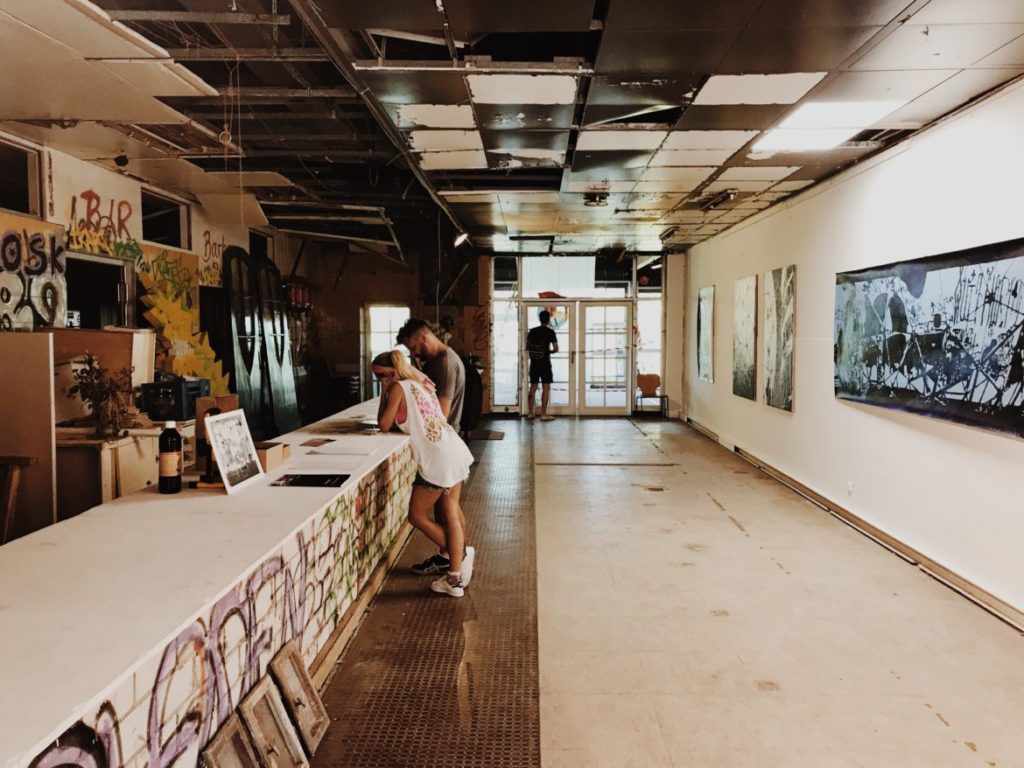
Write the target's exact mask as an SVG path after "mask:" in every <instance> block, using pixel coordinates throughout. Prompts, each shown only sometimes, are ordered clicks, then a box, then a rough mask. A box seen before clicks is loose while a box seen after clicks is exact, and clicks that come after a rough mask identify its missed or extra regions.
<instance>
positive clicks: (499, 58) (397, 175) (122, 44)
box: [0, 0, 1024, 254]
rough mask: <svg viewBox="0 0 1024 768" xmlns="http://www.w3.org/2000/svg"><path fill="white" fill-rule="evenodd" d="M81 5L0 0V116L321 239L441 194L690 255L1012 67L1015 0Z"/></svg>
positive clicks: (459, 214) (499, 236) (473, 209)
mask: <svg viewBox="0 0 1024 768" xmlns="http://www.w3.org/2000/svg"><path fill="white" fill-rule="evenodd" d="M95 1H96V2H97V4H98V5H97V6H94V5H91V4H90V3H89V2H87V1H86V0H78V1H76V2H75V3H73V4H56V5H54V4H43V3H39V2H38V0H8V2H5V3H4V8H3V11H2V12H0V43H3V44H2V45H0V51H2V53H0V65H2V66H0V81H2V82H3V83H4V84H5V85H7V86H8V90H9V91H10V92H11V93H12V94H15V97H14V98H11V99H6V100H5V101H4V103H3V104H2V105H0V121H4V122H3V125H4V127H5V128H6V129H8V130H12V131H14V132H15V133H19V134H20V135H23V136H25V137H27V138H32V139H34V140H42V141H48V142H51V141H52V142H53V143H54V145H60V146H64V145H66V144H68V143H71V144H74V142H75V141H78V142H80V143H81V146H82V150H81V151H86V150H88V151H89V152H92V153H93V157H95V158H99V160H100V161H101V162H104V163H107V164H112V161H113V157H114V155H115V154H119V153H122V152H123V153H125V154H126V155H127V156H128V157H129V159H130V162H131V164H132V165H131V166H130V168H129V171H130V172H132V173H134V174H136V175H138V176H140V177H142V178H145V177H146V174H150V177H151V178H153V179H154V180H155V179H157V178H162V179H165V180H167V181H168V183H169V184H172V185H173V184H176V185H178V186H177V187H176V188H178V189H180V191H183V192H192V193H196V194H198V193H199V192H202V193H203V194H210V193H211V192H213V191H214V190H217V191H218V192H224V191H225V190H228V189H231V188H232V186H231V185H232V184H234V185H237V184H238V181H237V179H238V176H237V174H238V173H239V172H242V173H243V174H244V175H243V177H242V178H243V179H245V180H246V181H245V182H244V184H243V187H244V188H245V189H246V190H247V191H249V192H251V193H253V194H256V195H258V196H259V198H260V199H261V200H262V201H264V203H265V205H264V207H265V209H266V210H267V211H268V215H269V218H270V221H271V223H273V222H274V220H275V216H276V217H277V220H278V221H285V220H287V221H289V222H290V223H292V224H293V227H294V228H301V229H302V230H304V231H313V232H314V233H315V232H322V233H323V235H324V236H325V237H327V236H331V237H341V238H353V239H354V240H355V239H358V238H361V237H365V238H368V239H374V238H381V239H382V240H387V239H388V238H389V237H390V236H389V235H387V233H386V232H385V236H383V237H382V235H381V229H380V228H381V227H384V226H385V225H384V223H383V222H384V221H385V220H387V221H390V220H391V219H388V218H387V217H388V216H390V217H392V218H395V217H398V218H404V219H405V220H407V221H409V222H410V223H415V222H422V221H423V220H424V219H427V218H429V217H428V216H427V214H432V213H433V211H434V206H435V203H434V202H433V201H437V204H438V205H441V206H442V207H444V208H446V209H447V210H448V211H449V212H450V213H451V215H452V216H453V217H454V219H455V220H456V221H457V222H458V226H460V227H462V228H464V229H465V231H466V232H467V233H468V234H469V235H470V236H471V238H472V241H473V243H474V245H476V246H477V247H478V248H481V249H485V250H492V251H495V252H501V251H504V250H507V251H509V252H518V253H530V254H546V253H549V252H552V250H554V252H556V253H557V252H567V253H580V252H592V251H593V250H599V249H613V250H616V251H619V252H621V251H623V250H631V251H641V250H646V249H654V250H668V251H671V250H676V249H683V248H686V247H688V246H689V245H690V244H692V243H694V242H699V241H700V240H701V239H703V238H705V237H708V236H711V235H713V234H715V233H717V232H719V231H721V230H722V229H723V228H725V227H727V226H731V225H732V224H733V223H736V222H738V221H742V220H743V219H744V218H746V217H747V216H750V215H753V214H754V213H756V212H757V211H759V210H763V209H764V208H766V207H768V206H770V205H772V204H774V203H775V202H777V201H779V200H782V199H784V198H786V197H787V196H788V195H791V194H794V193H798V192H800V191H801V190H804V189H808V188H811V187H813V185H814V184H815V183H817V182H819V181H821V180H823V179H825V178H827V177H829V176H831V175H833V174H835V173H836V172H837V171H839V170H841V169H842V168H844V167H846V166H848V165H850V164H851V163H855V162H857V161H858V160H860V159H862V158H864V157H866V156H868V155H870V154H872V153H874V152H877V151H879V150H880V149H883V148H884V147H885V146H888V145H889V144H891V143H892V142H893V141H898V140H900V139H902V138H904V137H905V136H907V135H910V134H911V133H912V132H913V131H915V130H918V129H920V128H921V127H923V126H926V125H928V124H929V123H931V122H933V121H935V120H937V119H938V118H940V117H941V116H943V115H944V114H947V113H948V112H950V111H951V110H954V109H956V108H958V107H960V106H962V105H963V104H965V103H967V102H969V101H971V100H973V99H975V98H977V97H978V96H980V95H981V94H983V93H985V92H987V91H989V90H991V89H993V88H995V87H998V86H999V85H1001V84H1003V83H1006V82H1008V81H1010V80H1012V79H1015V78H1017V77H1020V76H1021V75H1022V74H1024V3H1021V2H1018V1H1016V0H972V2H970V3H965V2H962V0H930V2H929V1H928V0H915V1H914V2H911V0H860V1H859V2H849V1H848V0H718V1H717V2H714V3H709V2H706V1H705V0H629V2H625V0H607V1H606V2H601V3H596V4H595V3H594V2H593V0H561V2H559V3H550V2H547V1H546V0H522V1H521V2H519V3H515V4H510V3H508V2H507V1H506V0H502V2H499V1H498V0H417V1H416V2H404V1H403V0H380V2H376V3H367V2H365V0H333V1H332V2H330V3H320V2H314V0H276V1H275V0H237V4H236V5H235V4H233V5H232V8H235V7H236V6H237V10H238V11H239V12H243V13H248V14H268V13H277V14H280V15H281V16H282V17H287V23H282V24H280V25H277V26H275V27H274V28H273V29H272V30H271V29H267V28H264V27H259V26H258V25H251V24H242V23H239V24H235V23H231V24H223V23H211V21H210V18H211V17H210V16H209V13H210V10H211V5H210V1H209V0H161V1H160V3H159V4H158V5H159V8H160V13H163V14H164V15H166V13H168V12H170V13H174V14H178V15H180V16H181V18H182V19H185V20H183V21H178V22H174V23H168V22H166V21H155V20H147V14H146V11H145V9H146V8H147V7H149V8H152V4H147V3H144V2H142V0H95ZM44 5H46V8H47V10H46V11H44V10H43V6H44ZM51 6H53V7H51ZM54 8H56V9H57V10H54ZM595 9H596V11H597V12H598V13H599V14H601V15H599V16H598V17H597V18H592V16H593V14H594V13H595ZM140 10H141V11H142V13H141V14H139V13H134V12H135V11H140ZM216 10H218V11H219V12H220V13H221V14H223V13H229V12H230V11H225V10H224V9H223V8H221V7H220V6H219V5H218V7H217V9H216ZM124 11H133V13H132V14H131V18H132V20H131V21H125V22H123V23H122V22H115V21H111V19H110V17H109V16H108V15H107V13H106V12H110V13H115V14H116V13H117V12H124ZM190 17H192V18H193V19H194V20H189V19H190ZM126 18H127V17H126ZM152 18H153V17H152V14H151V13H150V19H152ZM204 19H205V20H204ZM444 19H447V20H448V22H449V26H448V28H447V29H446V27H445V25H444V23H443V20H444ZM30 45H31V47H32V48H33V53H32V54H29V53H28V52H27V46H30ZM42 50H45V51H46V52H47V54H46V55H45V56H43V55H40V54H39V51H42ZM169 54H170V55H169ZM129 59H130V60H131V61H130V63H129V61H128V60H129ZM139 59H152V60H153V61H149V62H148V63H140V62H139V61H138V60H139ZM54 61H62V62H65V63H67V64H68V66H66V67H65V69H66V70H68V71H74V72H75V75H74V77H73V78H69V79H67V80H66V81H62V82H52V80H51V81H50V82H47V79H46V78H47V75H46V72H47V71H50V70H48V69H47V67H46V64H47V63H49V64H51V65H52V63H53V62H54ZM14 62H17V71H18V73H19V75H18V83H17V85H18V86H20V87H14V86H15V85H16V84H15V83H14V82H13V81H12V79H11V76H10V75H9V74H6V75H5V74H2V73H10V72H12V71H15V66H13V63H14ZM72 63H73V64H74V66H71V64H72ZM8 64H11V66H8ZM32 84H36V85H35V86H34V85H32ZM26 85H28V86H29V87H25V86H26ZM54 88H55V89H56V91H54V90H53V89H54ZM97 92H102V93H104V99H102V100H96V99H95V98H93V97H92V96H91V95H90V94H92V93H97ZM815 104H819V105H821V104H823V106H818V107H814V106H812V107H811V108H809V109H808V108H807V106H808V105H815ZM872 105H873V106H872ZM872 108H873V109H874V111H872ZM226 112H229V113H230V117H229V121H230V124H229V128H230V130H231V134H232V142H233V143H232V145H231V147H230V152H229V155H230V162H231V166H230V168H228V169H225V167H224V157H223V154H224V153H223V148H222V147H220V146H219V144H218V142H217V140H216V137H217V134H218V133H220V132H221V130H223V125H224V116H225V113H226ZM100 121H102V123H101V122H100ZM837 123H843V124H842V125H839V124H837ZM787 132H788V133H787ZM801 132H802V133H801ZM829 132H831V133H829ZM239 135H241V140H238V137H239ZM139 136H145V137H147V138H146V141H149V142H150V146H146V145H145V144H143V143H141V142H140V141H139ZM836 141H839V142H840V143H839V144H838V145H837V146H833V144H834V143H835V142H836ZM154 153H156V154H157V155H158V156H160V157H162V158H166V161H164V160H161V161H158V162H145V161H146V160H152V157H153V154H154ZM108 155H109V156H108ZM175 164H186V166H187V167H183V166H180V165H175ZM225 170H230V171H231V172H232V174H234V175H235V180H234V181H230V180H227V176H228V175H231V174H223V173H221V174H215V173H213V172H215V171H222V172H223V171H225ZM204 172H206V173H204ZM220 177H223V178H220ZM421 185H422V186H421ZM431 198H433V201H432V200H431ZM338 206H342V207H344V206H349V207H358V206H363V207H369V208H370V209H371V214H370V215H358V216H350V217H346V215H343V214H339V213H338V210H340V209H339V208H338ZM385 208H386V209H387V214H386V215H385V214H381V213H379V212H380V211H383V210H384V209H385ZM295 216H299V217H302V216H306V217H308V219H307V220H306V221H304V222H300V223H299V224H295V223H294V222H295V219H294V217H295ZM286 217H292V218H286ZM328 220H329V221H328ZM375 228H376V229H375ZM662 235H664V237H661V236H662Z"/></svg>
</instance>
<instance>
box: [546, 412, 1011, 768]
mask: <svg viewBox="0 0 1024 768" xmlns="http://www.w3.org/2000/svg"><path fill="white" fill-rule="evenodd" d="M529 429H530V430H532V433H533V436H534V456H535V494H536V496H535V499H536V525H537V563H538V622H539V629H538V632H539V651H540V654H539V659H540V716H541V721H540V722H541V757H542V761H543V765H544V766H545V768H562V767H563V766H571V767H572V768H581V767H583V766H586V767H587V768H590V767H594V768H599V767H600V766H615V768H624V767H625V766H644V767H645V768H652V767H653V768H660V767H661V766H728V768H739V767H740V766H758V767H759V768H765V767H767V766H785V767H786V768H790V767H793V766H901V767H905V766H929V767H934V766H1024V729H1022V728H1021V727H1020V723H1021V721H1022V719H1024V640H1022V638H1021V637H1020V634H1019V633H1018V632H1017V631H1015V630H1014V629H1013V628H1011V627H1009V626H1007V625H1006V624H1004V623H1002V622H1000V621H999V620H997V619H996V618H994V617H992V616H990V615H989V614H987V613H985V612H984V611H983V610H981V609H980V608H978V607H976V606H975V605H973V604H972V603H970V602H969V601H967V600H966V599H964V598H963V597H961V596H959V595H957V594H955V593H954V592H952V591H951V590H949V589H948V588H946V587H944V586H942V585H941V584H939V583H938V582H936V581H934V580H933V579H931V578H929V577H928V576H926V575H925V574H923V573H922V572H921V571H919V570H917V569H916V568H915V567H913V566H911V565H910V564H908V563H906V562H904V561H902V560H901V559H899V558H897V557H896V556H894V555H892V554H891V553H889V552H888V551H886V550H885V549H883V548H882V547H880V546H878V545H876V544H875V543H873V542H871V541H870V540H868V539H867V538H865V537H863V536H861V535H860V534H858V533H857V532H855V531H853V530H852V529H850V528H848V527H847V526H845V525H843V524H842V523H840V522H839V521H837V520H835V519H833V518H832V517H830V516H829V515H828V514H827V513H825V512H824V511H822V510H821V509H820V508H818V507H816V506H814V505H812V504H810V503H809V502H807V501H805V500H803V499H801V498H800V497H799V496H797V495H796V494H794V493H793V492H792V491H790V490H789V489H787V488H785V487H783V486H782V485H780V484H778V483H776V482H775V481H773V480H770V479H768V478H767V477H766V476H764V475H762V474H760V473H758V472H756V471H755V470H754V469H753V468H752V467H750V466H749V465H748V464H746V463H745V462H743V461H742V460H740V459H738V458H736V457H733V456H731V455H730V454H729V453H727V452H726V451H725V450H724V449H722V448H720V447H718V446H717V445H716V444H714V443H712V442H711V441H709V440H707V439H706V438H704V437H702V436H700V435H699V434H697V433H696V432H693V431H692V430H690V429H688V428H686V427H685V426H683V425H681V424H679V423H664V422H644V421H639V422H637V423H636V424H634V423H632V422H630V421H627V420H625V419H591V420H583V421H578V420H571V419H558V420H556V421H554V422H549V423H543V424H541V423H536V424H533V425H532V426H531V427H529Z"/></svg>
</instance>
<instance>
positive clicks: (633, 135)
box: [576, 130, 665, 151]
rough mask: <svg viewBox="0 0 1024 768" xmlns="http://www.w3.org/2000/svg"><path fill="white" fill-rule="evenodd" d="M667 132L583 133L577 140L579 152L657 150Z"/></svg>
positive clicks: (597, 131) (596, 131)
mask: <svg viewBox="0 0 1024 768" xmlns="http://www.w3.org/2000/svg"><path fill="white" fill-rule="evenodd" d="M664 139H665V131H614V130H608V131H602V130H594V131H586V130H585V131H582V132H581V133H580V135H579V138H578V139H577V140H576V149H577V151H588V150H613V151H614V150H630V149H641V150H642V149H657V148H658V146H659V145H660V144H661V142H662V141H664Z"/></svg>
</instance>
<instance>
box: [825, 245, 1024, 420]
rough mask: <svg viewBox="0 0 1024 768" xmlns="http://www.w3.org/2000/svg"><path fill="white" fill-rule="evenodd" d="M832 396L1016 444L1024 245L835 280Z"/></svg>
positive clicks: (1022, 415) (1022, 367) (1022, 404)
mask: <svg viewBox="0 0 1024 768" xmlns="http://www.w3.org/2000/svg"><path fill="white" fill-rule="evenodd" d="M834 342H835V347H834V349H835V395H836V397H837V398H840V399H843V400H855V401H858V402H862V403H868V404H870V405H876V406H881V407H883V408H894V409H898V410H902V411H909V412H912V413H918V414H921V415H924V416H931V417H933V418H938V419H948V420H950V421H956V422H960V423H963V424H971V425H973V426H977V427H981V428H984V429H990V430H994V431H999V432H1007V433H1010V434H1014V435H1017V436H1020V437H1024V239H1019V240H1011V241H1008V242H1003V243H996V244H993V245H985V246H980V247H977V248H970V249H967V250H963V251H955V252H952V253H946V254H942V255H939V256H929V257H926V258H923V259H915V260H913V261H904V262H899V263H896V264H888V265H885V266H881V267H874V268H872V269H865V270H860V271H857V272H845V273H842V274H838V275H836V307H835V327H834Z"/></svg>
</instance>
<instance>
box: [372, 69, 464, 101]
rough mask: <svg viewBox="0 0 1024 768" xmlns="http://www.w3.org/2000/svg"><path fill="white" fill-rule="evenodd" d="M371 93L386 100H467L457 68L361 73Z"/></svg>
mask: <svg viewBox="0 0 1024 768" xmlns="http://www.w3.org/2000/svg"><path fill="white" fill-rule="evenodd" d="M362 76H363V78H364V79H365V80H366V83H367V85H369V86H370V90H371V91H373V93H374V95H375V96H376V97H377V98H378V99H380V100H381V101H383V102H386V103H390V104H467V103H469V92H468V91H467V90H466V83H465V81H464V80H463V78H462V76H461V74H460V73H458V72H381V71H367V72H363V73H362Z"/></svg>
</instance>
